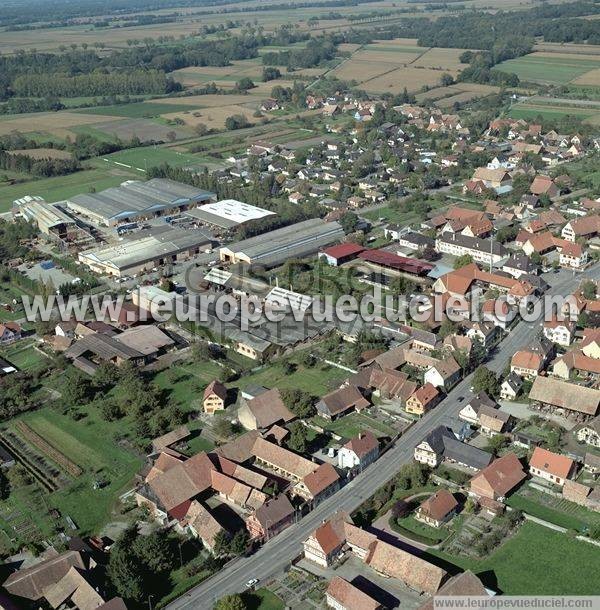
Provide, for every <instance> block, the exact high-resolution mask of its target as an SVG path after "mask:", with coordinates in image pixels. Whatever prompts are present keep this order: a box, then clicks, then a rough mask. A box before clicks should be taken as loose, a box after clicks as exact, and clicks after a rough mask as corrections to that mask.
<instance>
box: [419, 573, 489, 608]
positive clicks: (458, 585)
mask: <svg viewBox="0 0 600 610" xmlns="http://www.w3.org/2000/svg"><path fill="white" fill-rule="evenodd" d="M486 595H493V593H492V592H490V590H489V589H487V588H486V587H484V586H483V583H482V582H481V580H479V578H478V577H477V576H475V574H473V572H471V570H467V571H466V572H460V573H458V574H456V576H452V578H450V579H448V580H447V581H446V582H445V583H444V584H443V585H442V586H441V587H440V588H439V589H438V591H437V593H436V594H435V595H434V596H433V597H431V598H430V599H428V600H427V601H426V602H425V603H424V604H422V605H420V606H419V608H418V610H434V609H435V607H436V605H437V604H436V599H439V597H440V596H448V597H463V596H464V597H485V596H486Z"/></svg>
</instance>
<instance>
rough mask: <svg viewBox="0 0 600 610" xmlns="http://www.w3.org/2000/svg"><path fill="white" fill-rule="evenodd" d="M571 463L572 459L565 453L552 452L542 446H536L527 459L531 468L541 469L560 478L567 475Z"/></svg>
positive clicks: (571, 466)
mask: <svg viewBox="0 0 600 610" xmlns="http://www.w3.org/2000/svg"><path fill="white" fill-rule="evenodd" d="M573 464H574V462H573V460H572V459H571V458H568V457H567V456H566V455H560V454H558V453H553V452H552V451H548V450H547V449H544V448H543V447H536V448H535V449H534V451H533V455H532V456H531V459H530V460H529V465H530V466H531V467H532V468H537V469H538V470H543V471H544V472H548V473H550V474H553V475H554V476H556V477H560V478H561V479H566V478H567V477H568V476H569V473H570V472H571V469H572V468H573Z"/></svg>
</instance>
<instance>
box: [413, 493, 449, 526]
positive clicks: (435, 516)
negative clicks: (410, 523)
mask: <svg viewBox="0 0 600 610" xmlns="http://www.w3.org/2000/svg"><path fill="white" fill-rule="evenodd" d="M457 509H458V502H457V501H456V498H455V497H454V496H453V495H452V494H451V493H450V492H449V491H448V490H447V489H440V490H439V491H436V492H435V493H434V494H432V495H431V496H429V498H427V500H425V501H424V502H422V503H421V504H420V506H419V508H418V509H417V511H416V513H415V519H417V520H418V521H422V522H423V523H426V524H427V525H430V526H431V527H441V526H442V525H443V524H444V523H446V522H448V521H450V519H451V518H452V517H453V516H454V514H455V513H456V510H457Z"/></svg>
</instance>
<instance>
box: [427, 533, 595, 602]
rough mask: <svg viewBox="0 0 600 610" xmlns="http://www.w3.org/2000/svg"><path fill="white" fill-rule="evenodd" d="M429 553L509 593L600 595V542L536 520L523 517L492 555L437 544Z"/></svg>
mask: <svg viewBox="0 0 600 610" xmlns="http://www.w3.org/2000/svg"><path fill="white" fill-rule="evenodd" d="M436 558H437V560H442V563H441V564H440V561H436ZM428 559H429V560H431V561H434V562H435V563H438V564H440V565H444V562H445V564H446V567H450V568H452V565H454V566H456V567H457V568H460V569H462V570H467V569H470V570H473V572H475V573H476V574H477V575H478V576H479V577H480V578H482V580H483V582H484V584H486V585H488V586H490V587H492V588H493V589H496V590H499V591H501V592H502V593H504V594H505V595H598V573H599V572H600V552H598V547H596V546H593V545H591V544H588V543H587V542H582V541H580V540H575V539H573V538H569V537H568V536H566V535H565V534H561V533H559V532H555V531H553V530H550V529H548V528H546V527H543V526H542V525H537V524H536V523H531V522H526V523H524V524H523V525H522V526H521V528H520V529H519V531H518V533H517V534H516V535H515V536H514V537H512V538H511V539H510V540H508V541H507V542H506V543H504V544H502V545H501V546H500V547H499V548H498V549H497V550H496V551H495V552H494V553H492V555H490V556H489V557H488V558H487V559H484V560H481V561H476V560H472V559H467V558H464V557H456V556H453V555H448V554H447V553H444V552H443V551H437V550H432V551H430V557H428ZM448 564H450V566H448Z"/></svg>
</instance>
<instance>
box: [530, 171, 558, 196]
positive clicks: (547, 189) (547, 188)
mask: <svg viewBox="0 0 600 610" xmlns="http://www.w3.org/2000/svg"><path fill="white" fill-rule="evenodd" d="M529 191H530V192H531V193H532V194H533V195H537V196H538V197H539V196H541V195H547V196H548V197H550V199H554V198H555V197H558V196H559V195H560V189H559V187H558V186H557V185H556V184H555V183H554V181H553V180H552V178H550V176H541V175H538V176H536V177H535V178H534V179H533V182H532V183H531V186H530V188H529Z"/></svg>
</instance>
